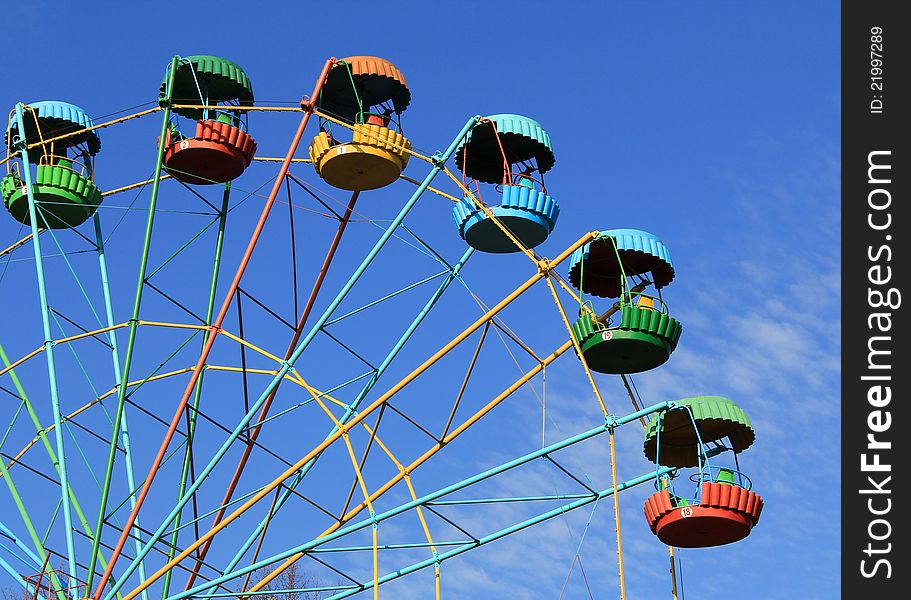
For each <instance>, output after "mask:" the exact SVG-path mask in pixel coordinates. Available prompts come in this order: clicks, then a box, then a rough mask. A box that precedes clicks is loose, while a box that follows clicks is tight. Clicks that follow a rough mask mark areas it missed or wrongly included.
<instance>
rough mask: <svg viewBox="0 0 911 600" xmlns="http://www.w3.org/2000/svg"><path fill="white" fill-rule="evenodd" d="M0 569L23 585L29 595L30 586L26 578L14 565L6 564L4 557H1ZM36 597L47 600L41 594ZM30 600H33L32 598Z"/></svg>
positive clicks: (39, 599)
mask: <svg viewBox="0 0 911 600" xmlns="http://www.w3.org/2000/svg"><path fill="white" fill-rule="evenodd" d="M0 569H3V570H4V571H6V572H7V573H8V574H9V575H10V577H12V578H13V580H14V581H17V582H19V585H21V586H22V589H23V590H25V594H28V585H26V583H25V578H23V576H22V574H21V573H19V572H18V571H17V570H16V569H14V568H13V567H12V565H10V564H9V563H8V562H6V559H4V558H3V557H2V556H0ZM39 569H40V567H39ZM36 596H37V599H38V600H45V598H44V596H42V595H41V594H36ZM29 600H31V598H30V599H29Z"/></svg>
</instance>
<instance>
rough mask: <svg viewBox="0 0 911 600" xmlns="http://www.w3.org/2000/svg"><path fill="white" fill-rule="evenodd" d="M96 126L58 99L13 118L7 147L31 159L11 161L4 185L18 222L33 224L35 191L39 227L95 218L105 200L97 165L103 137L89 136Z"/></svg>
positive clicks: (72, 224)
mask: <svg viewBox="0 0 911 600" xmlns="http://www.w3.org/2000/svg"><path fill="white" fill-rule="evenodd" d="M20 123H21V125H22V127H20ZM93 126H94V122H93V121H92V119H91V118H90V117H89V116H88V115H87V114H86V113H85V111H84V110H82V109H81V108H79V107H78V106H75V105H73V104H69V103H68V102H59V101H56V100H51V101H44V102H33V103H32V104H30V105H27V106H24V107H22V108H21V110H14V111H13V112H12V113H11V119H10V123H9V126H8V127H7V130H6V143H7V148H8V150H11V152H12V153H14V152H16V151H17V150H18V151H19V152H20V158H22V157H23V156H24V155H23V154H22V152H23V150H24V154H27V156H28V160H27V161H24V160H21V161H11V162H8V163H7V165H8V167H7V169H8V171H7V174H6V175H5V176H4V177H3V179H2V180H0V194H2V196H3V202H4V204H5V205H6V208H7V210H8V211H9V212H10V214H11V215H12V216H13V218H14V219H16V220H17V221H19V222H20V223H23V224H25V225H30V224H31V213H30V208H29V191H31V195H32V198H33V199H34V202H35V215H36V218H37V221H38V223H37V224H38V226H39V227H47V228H50V229H64V228H68V227H76V226H77V225H79V224H81V223H83V222H84V221H85V220H86V219H88V218H90V217H91V216H92V215H93V214H95V211H96V210H97V208H98V205H99V204H101V199H102V196H101V190H99V189H98V187H97V186H96V185H95V183H94V181H93V180H94V165H93V162H94V157H95V155H96V154H97V153H98V152H99V151H100V150H101V138H100V137H99V136H98V133H97V131H96V130H94V129H91V130H88V131H86V128H90V127H93ZM32 167H34V170H33V169H32ZM26 171H28V174H26ZM28 181H31V190H29V186H28V184H27V182H28Z"/></svg>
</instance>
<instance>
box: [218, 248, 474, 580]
mask: <svg viewBox="0 0 911 600" xmlns="http://www.w3.org/2000/svg"><path fill="white" fill-rule="evenodd" d="M473 254H474V248H471V247H469V248H468V250H466V251H465V253H464V254H463V255H462V257H461V258H460V259H459V261H458V262H457V263H456V264H455V265H454V266H453V267H452V270H451V271H450V272H449V274H448V275H447V277H446V279H445V280H443V282H442V283H441V284H440V286H439V287H438V288H437V289H436V291H435V292H434V293H433V294H432V295H431V297H430V298H429V299H428V300H427V302H426V303H425V304H424V307H423V308H422V309H421V311H420V312H419V313H418V314H417V316H416V317H415V318H414V320H412V322H411V324H410V325H409V326H408V328H407V329H406V330H405V332H404V333H403V334H402V335H401V336H400V337H399V339H398V341H397V342H396V343H395V345H394V346H393V347H392V349H391V350H390V351H389V353H388V354H387V355H386V358H384V359H383V362H382V363H380V365H379V367H377V370H376V372H374V373H373V375H372V376H371V377H370V380H369V381H367V383H366V385H364V387H363V388H362V389H361V391H360V393H359V394H358V396H357V397H356V398H355V399H354V401H353V402H351V404H349V405H348V406H346V407H345V412H344V414H343V415H342V416H341V418H340V419H339V422H340V423H341V424H342V425H344V424H345V423H347V422H348V420H349V419H350V418H351V417H352V416H353V415H355V414H357V409H358V407H359V406H360V405H361V403H362V402H363V401H364V398H366V397H367V394H369V393H370V390H372V389H373V387H374V386H375V385H376V384H377V383H378V382H379V380H380V377H382V376H383V373H385V372H386V369H388V368H389V365H390V364H392V361H393V360H395V357H396V356H397V355H398V353H399V352H400V351H401V350H402V348H403V347H404V346H405V344H406V343H407V342H408V340H409V339H410V338H411V336H412V334H413V333H414V332H415V331H416V330H417V328H418V327H419V326H420V324H421V323H422V322H423V320H424V318H425V317H426V316H427V315H428V314H429V313H430V311H431V310H432V309H433V307H434V306H435V305H436V303H437V301H438V300H439V299H440V298H441V297H442V295H443V293H445V292H446V290H447V289H448V288H449V285H450V284H451V283H452V282H453V281H455V279H457V278H458V276H459V272H460V271H461V270H462V267H463V266H465V263H467V262H468V259H469V258H471V256H472V255H473ZM337 429H338V428H337V427H336V426H334V425H333V427H332V429H331V430H330V431H329V434H328V435H327V436H326V439H328V438H330V437H331V436H332V434H333V433H335V432H336V430H337ZM319 457H320V455H317V456H314V457H313V458H312V459H311V460H310V461H308V462H307V464H305V465H304V466H303V467H301V470H300V471H299V472H298V474H297V475H295V477H294V479H293V480H292V481H291V483H290V484H289V485H288V486H287V489H286V490H284V491H283V492H282V494H281V496H279V498H278V500H277V501H276V502H275V504H274V506H273V507H272V508H271V509H270V511H269V513H268V514H267V515H266V516H265V517H264V518H263V519H262V520H261V521H260V522H259V524H257V526H256V528H255V529H254V530H253V532H252V533H251V534H250V535H249V536H248V537H247V540H246V541H245V542H244V543H243V545H242V546H241V547H240V548H239V549H238V550H237V552H236V553H235V554H234V557H233V558H232V559H231V561H230V562H229V563H228V565H227V566H226V567H225V569H224V570H225V571H230V570H231V569H233V568H234V567H236V566H237V565H238V564H239V563H240V561H241V560H242V559H243V556H244V555H245V554H246V553H247V551H248V550H249V549H250V548H251V547H252V546H253V544H254V543H255V542H256V539H257V538H258V537H259V536H260V535H261V534H262V532H263V530H264V529H265V528H266V526H267V524H268V523H269V521H270V519H272V518H273V517H274V515H275V514H276V513H277V512H278V511H279V510H280V509H281V508H282V506H284V504H285V502H287V500H288V499H289V498H290V497H291V495H292V494H293V493H294V490H296V489H297V486H299V485H300V484H301V482H302V481H303V480H304V478H305V477H306V476H307V473H309V472H310V470H311V469H312V468H313V465H315V464H316V461H317V460H318V459H319ZM213 589H214V588H213Z"/></svg>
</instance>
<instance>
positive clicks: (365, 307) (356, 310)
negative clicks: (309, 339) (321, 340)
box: [323, 269, 451, 328]
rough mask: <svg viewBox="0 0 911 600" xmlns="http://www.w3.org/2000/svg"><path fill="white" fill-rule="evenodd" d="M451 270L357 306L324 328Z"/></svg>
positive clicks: (324, 326) (327, 323) (328, 322)
mask: <svg viewBox="0 0 911 600" xmlns="http://www.w3.org/2000/svg"><path fill="white" fill-rule="evenodd" d="M450 271H451V270H450V269H446V270H445V271H440V272H439V273H434V274H433V275H430V276H429V277H425V278H424V279H421V280H420V281H415V282H414V283H409V284H408V285H406V286H405V287H403V288H400V289H397V290H396V291H394V292H391V293H389V294H386V295H385V296H383V297H382V298H377V299H376V300H373V301H371V302H369V303H367V304H365V305H364V306H361V307H359V308H355V309H353V310H351V311H349V312H346V313H345V314H343V315H341V316H338V317H335V318H334V319H332V320H331V321H326V323H325V325H323V328H326V327H329V326H330V325H333V324H335V323H338V322H339V321H343V320H345V319H347V318H348V317H353V316H354V315H356V314H357V313H359V312H363V311H365V310H367V309H368V308H372V307H374V306H376V305H377V304H380V303H382V302H385V301H386V300H389V299H391V298H395V297H396V296H398V295H399V294H404V293H405V292H407V291H410V290H413V289H414V288H416V287H420V286H422V285H424V284H425V283H428V282H430V281H433V280H434V279H437V278H439V277H442V276H443V275H446V274H447V273H449V272H450Z"/></svg>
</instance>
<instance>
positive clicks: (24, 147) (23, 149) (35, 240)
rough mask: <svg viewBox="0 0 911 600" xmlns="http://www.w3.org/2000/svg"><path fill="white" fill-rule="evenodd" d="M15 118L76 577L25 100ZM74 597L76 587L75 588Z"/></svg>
mask: <svg viewBox="0 0 911 600" xmlns="http://www.w3.org/2000/svg"><path fill="white" fill-rule="evenodd" d="M16 122H17V123H18V127H19V132H20V134H19V135H20V138H19V140H18V145H19V148H18V150H19V152H20V154H21V156H22V162H23V165H24V168H23V169H22V174H23V179H24V180H25V185H26V195H27V196H28V214H29V222H30V224H31V228H32V249H33V250H34V253H35V271H36V272H37V276H38V297H39V301H40V303H41V326H42V329H43V332H44V356H45V358H46V359H47V374H48V383H49V385H50V396H51V407H52V410H53V413H54V441H55V442H56V445H57V458H58V464H59V473H60V499H61V502H62V505H63V526H64V528H65V532H64V535H65V539H66V553H67V557H66V559H67V568H68V570H69V575H70V577H72V578H73V579H75V578H76V548H75V546H74V545H73V517H72V514H71V511H70V495H69V480H68V478H67V472H66V449H65V446H64V443H63V429H62V427H61V424H60V417H61V415H60V397H59V395H58V393H57V368H56V366H55V364H54V339H53V337H52V336H51V323H50V318H49V312H50V306H48V302H47V290H46V288H45V284H44V261H43V260H42V257H41V241H40V240H39V235H38V207H37V205H36V204H35V194H34V186H33V185H32V174H31V168H30V164H29V158H28V143H27V142H26V140H25V131H26V129H25V120H24V119H23V107H22V103H21V102H19V103H17V104H16ZM72 595H73V600H77V598H76V590H72Z"/></svg>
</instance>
